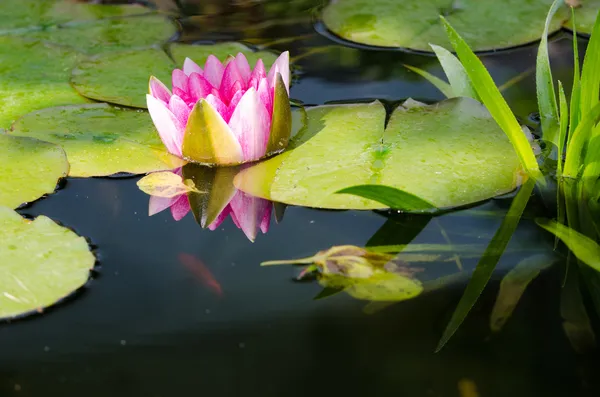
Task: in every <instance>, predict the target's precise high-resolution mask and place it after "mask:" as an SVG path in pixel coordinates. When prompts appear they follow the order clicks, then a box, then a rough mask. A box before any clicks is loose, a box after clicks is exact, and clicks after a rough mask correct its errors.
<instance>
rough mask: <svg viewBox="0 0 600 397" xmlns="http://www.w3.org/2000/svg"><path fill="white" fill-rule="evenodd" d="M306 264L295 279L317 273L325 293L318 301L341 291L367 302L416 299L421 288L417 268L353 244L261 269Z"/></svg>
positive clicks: (278, 262)
mask: <svg viewBox="0 0 600 397" xmlns="http://www.w3.org/2000/svg"><path fill="white" fill-rule="evenodd" d="M286 264H291V265H309V266H308V267H306V268H305V269H304V270H303V271H302V273H301V274H300V276H299V277H298V279H302V278H304V277H306V276H310V275H311V274H312V273H315V274H316V278H317V280H318V282H319V284H320V285H321V286H323V287H324V288H325V291H324V292H322V293H321V294H319V298H322V297H325V296H330V295H332V294H333V293H337V292H341V291H344V292H346V293H347V294H349V295H350V296H352V297H354V298H356V299H361V300H368V301H384V302H398V301H403V300H406V299H411V298H414V297H416V296H418V295H419V294H420V293H421V292H422V291H423V286H422V284H421V282H420V281H419V280H417V279H416V278H415V277H414V274H415V272H418V271H419V269H416V268H413V267H410V266H409V265H408V264H407V263H405V262H403V261H402V260H399V259H398V257H397V255H393V254H388V253H382V252H374V251H370V250H369V249H366V248H361V247H356V246H352V245H344V246H336V247H332V248H330V249H328V250H325V251H321V252H318V253H317V254H316V255H315V256H311V257H308V258H302V259H292V260H282V261H268V262H263V263H262V264H261V265H262V266H272V265H286Z"/></svg>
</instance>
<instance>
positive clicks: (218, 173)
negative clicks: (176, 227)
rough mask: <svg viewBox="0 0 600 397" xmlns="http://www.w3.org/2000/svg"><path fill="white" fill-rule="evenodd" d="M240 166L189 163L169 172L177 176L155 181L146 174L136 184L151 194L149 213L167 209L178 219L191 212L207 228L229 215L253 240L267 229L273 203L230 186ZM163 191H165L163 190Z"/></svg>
mask: <svg viewBox="0 0 600 397" xmlns="http://www.w3.org/2000/svg"><path fill="white" fill-rule="evenodd" d="M244 167H246V166H238V167H206V166H202V165H197V164H192V163H190V164H186V165H185V166H183V167H182V168H178V169H175V170H173V171H170V173H171V174H174V175H177V176H179V178H177V177H175V178H172V175H170V177H171V178H160V181H159V182H148V181H149V180H150V179H152V178H153V177H155V176H157V174H150V175H148V176H146V177H145V178H143V179H142V180H140V182H139V183H138V186H140V189H142V190H143V191H144V192H146V193H148V194H150V195H151V196H150V203H149V207H148V214H149V215H150V216H152V215H155V214H157V213H159V212H162V211H164V210H166V209H170V210H171V214H172V215H173V219H175V220H176V221H179V220H181V219H183V218H184V217H185V216H186V215H187V214H188V213H189V212H190V211H191V212H192V213H193V215H194V217H195V218H196V221H197V222H198V223H199V224H200V226H202V227H203V228H207V229H209V230H215V229H217V228H218V227H219V226H220V225H221V224H222V223H223V221H225V219H226V218H227V217H228V216H229V217H231V220H232V221H233V223H234V224H235V225H236V226H237V227H238V228H239V229H242V231H243V232H244V234H245V235H246V237H248V239H249V240H250V241H254V240H255V239H256V236H257V234H258V231H259V230H260V231H262V232H263V233H266V232H267V231H268V230H269V225H270V223H271V213H272V210H273V202H271V201H269V200H265V199H262V198H258V197H254V196H251V195H249V194H247V193H244V192H242V191H241V190H238V189H236V188H235V187H234V186H233V178H234V177H235V175H237V173H238V172H239V171H241V170H242V169H243V168H244ZM162 174H163V176H165V175H164V174H165V173H162ZM167 176H169V175H167ZM154 179H155V180H157V178H154ZM165 180H168V184H169V186H166V185H165V183H167V182H165ZM173 181H175V182H173ZM174 184H176V186H174ZM149 185H151V186H152V187H151V188H149V187H148V186H149ZM167 190H168V191H169V193H165V192H166V191H167ZM173 192H175V193H173Z"/></svg>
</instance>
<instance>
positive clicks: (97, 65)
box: [71, 42, 277, 108]
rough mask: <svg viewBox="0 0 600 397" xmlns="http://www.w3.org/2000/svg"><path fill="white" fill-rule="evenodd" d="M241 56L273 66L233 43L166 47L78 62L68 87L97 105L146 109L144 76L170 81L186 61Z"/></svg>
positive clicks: (263, 54)
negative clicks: (71, 86) (104, 104)
mask: <svg viewBox="0 0 600 397" xmlns="http://www.w3.org/2000/svg"><path fill="white" fill-rule="evenodd" d="M239 52H241V53H243V54H244V55H245V56H246V58H247V59H248V62H249V63H251V64H254V63H256V62H257V61H258V60H259V59H262V61H263V64H264V66H265V68H269V67H271V66H272V65H273V63H274V62H275V60H276V59H277V56H276V55H275V54H273V53H271V52H267V51H255V50H254V49H252V48H250V47H248V46H245V45H243V44H240V43H235V42H222V43H217V44H198V45H196V44H194V45H191V44H182V43H169V45H167V46H166V51H165V50H163V49H160V48H154V47H151V48H142V49H135V50H130V51H119V52H116V53H107V54H100V55H96V56H93V57H87V58H85V59H82V60H81V61H80V62H79V63H77V65H76V66H75V68H73V71H72V76H71V83H72V84H73V87H74V88H75V89H76V90H77V92H79V93H80V94H81V95H83V96H85V97H87V98H90V99H94V100H97V101H103V102H110V103H114V104H117V105H124V106H130V107H136V108H146V94H147V93H148V76H155V77H156V78H157V79H159V80H161V81H169V80H171V76H172V71H173V69H175V68H177V65H183V63H184V61H185V59H186V58H190V59H192V60H194V62H196V63H198V64H204V63H205V62H206V60H207V58H208V56H209V55H211V54H212V55H214V56H216V57H217V58H219V60H221V61H225V60H226V59H227V57H228V56H229V55H231V54H237V53H239Z"/></svg>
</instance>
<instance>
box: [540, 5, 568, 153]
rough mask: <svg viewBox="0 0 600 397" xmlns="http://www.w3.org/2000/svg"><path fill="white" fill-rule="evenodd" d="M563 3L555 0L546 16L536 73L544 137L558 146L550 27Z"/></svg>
mask: <svg viewBox="0 0 600 397" xmlns="http://www.w3.org/2000/svg"><path fill="white" fill-rule="evenodd" d="M563 4H564V1H563V0H555V1H554V3H552V7H550V11H549V12H548V16H547V17H546V24H545V26H544V33H543V35H542V40H541V42H540V46H539V48H538V53H537V62H536V73H535V81H536V89H537V100H538V107H539V110H540V119H541V123H542V132H543V134H544V135H543V137H544V139H545V140H546V141H548V142H552V143H553V144H554V145H556V146H558V135H559V122H558V109H557V105H556V93H555V91H554V81H553V80H552V70H551V69H550V57H549V56H548V29H549V28H550V23H551V22H552V18H553V17H554V14H556V11H557V10H558V9H559V8H560V7H561V6H563Z"/></svg>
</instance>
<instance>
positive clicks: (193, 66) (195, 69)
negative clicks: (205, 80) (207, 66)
mask: <svg viewBox="0 0 600 397" xmlns="http://www.w3.org/2000/svg"><path fill="white" fill-rule="evenodd" d="M183 73H185V74H186V75H187V76H188V77H189V76H191V75H192V73H198V74H199V75H202V68H201V67H200V66H198V64H197V63H196V62H194V61H192V60H191V59H190V58H185V61H183Z"/></svg>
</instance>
